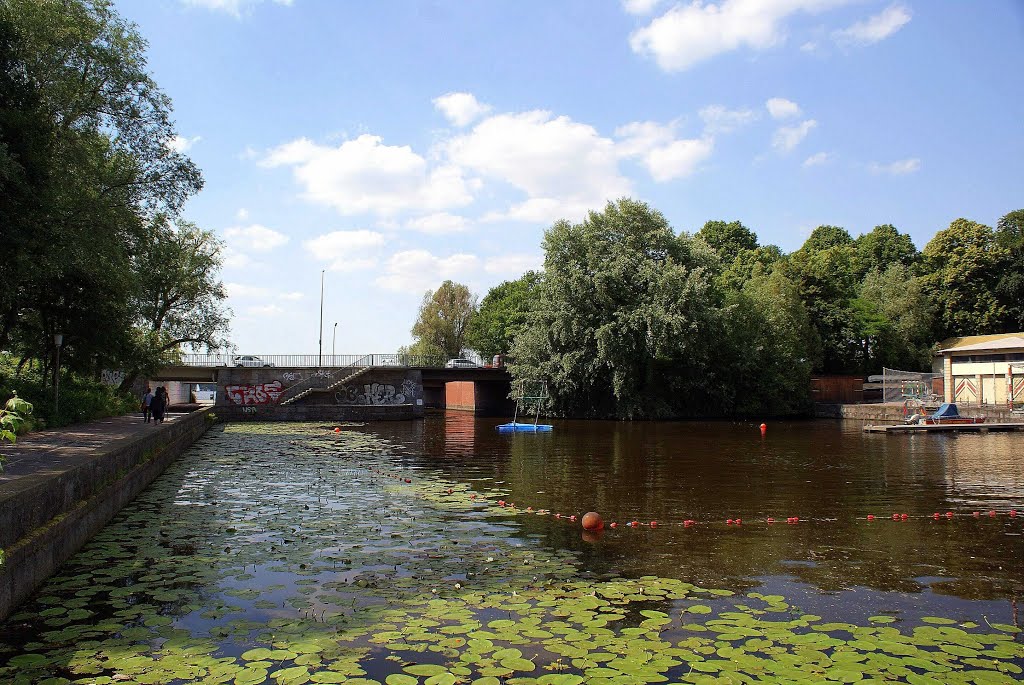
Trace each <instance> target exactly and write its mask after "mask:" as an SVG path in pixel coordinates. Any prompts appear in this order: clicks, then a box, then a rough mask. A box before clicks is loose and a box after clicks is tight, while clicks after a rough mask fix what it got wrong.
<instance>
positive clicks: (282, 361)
mask: <svg viewBox="0 0 1024 685" xmlns="http://www.w3.org/2000/svg"><path fill="white" fill-rule="evenodd" d="M447 361H448V360H447V359H446V358H444V357H438V356H434V355H416V354H399V353H397V352H384V353H377V354H324V355H319V354H183V355H181V364H182V365H183V366H237V367H243V368H244V367H269V366H284V367H289V368H309V369H321V368H344V367H348V366H353V365H357V364H359V365H363V366H427V367H443V366H444V365H445V362H447Z"/></svg>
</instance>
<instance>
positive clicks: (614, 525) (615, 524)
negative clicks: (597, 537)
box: [608, 521, 619, 528]
mask: <svg viewBox="0 0 1024 685" xmlns="http://www.w3.org/2000/svg"><path fill="white" fill-rule="evenodd" d="M608 527H609V528H618V527H619V524H617V523H615V521H612V522H611V523H609V524H608Z"/></svg>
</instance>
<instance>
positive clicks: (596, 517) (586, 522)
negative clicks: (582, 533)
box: [582, 511, 604, 530]
mask: <svg viewBox="0 0 1024 685" xmlns="http://www.w3.org/2000/svg"><path fill="white" fill-rule="evenodd" d="M582 525H583V530H601V529H602V528H604V521H603V520H602V519H601V515H600V514H598V513H597V512H596V511H588V512H587V513H586V514H584V515H583V521H582Z"/></svg>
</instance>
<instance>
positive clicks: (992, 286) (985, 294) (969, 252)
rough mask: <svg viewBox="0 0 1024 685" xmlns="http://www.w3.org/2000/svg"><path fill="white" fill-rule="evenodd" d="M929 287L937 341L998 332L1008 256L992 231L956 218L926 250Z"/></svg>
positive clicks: (939, 233)
mask: <svg viewBox="0 0 1024 685" xmlns="http://www.w3.org/2000/svg"><path fill="white" fill-rule="evenodd" d="M923 255H924V259H925V269H926V271H927V272H928V275H927V278H926V284H927V287H928V291H929V294H930V296H931V298H932V301H934V302H935V304H936V306H937V310H938V311H937V316H938V322H937V325H938V331H937V332H938V337H939V338H940V339H941V338H946V337H949V336H955V335H981V334H986V333H998V332H1000V330H1001V326H1002V322H1003V321H1004V320H1005V317H1006V306H1005V305H1004V304H1002V303H1001V302H1000V301H999V298H998V297H997V296H996V289H997V286H998V284H999V279H1000V275H1001V274H1002V273H1003V269H1004V268H1005V266H1006V262H1007V258H1008V255H1009V252H1008V250H1007V249H1006V248H1004V247H1002V246H1001V245H999V243H998V242H997V241H996V237H995V233H994V232H993V230H992V229H991V228H990V227H988V226H985V225H983V224H979V223H977V222H975V221H969V220H968V219H956V220H955V221H953V222H952V223H951V224H950V225H949V228H946V229H945V230H942V231H939V232H938V233H936V234H935V237H934V238H932V239H931V241H929V243H928V244H927V245H926V246H925V248H924V251H923Z"/></svg>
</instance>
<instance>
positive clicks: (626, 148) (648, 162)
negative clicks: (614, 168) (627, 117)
mask: <svg viewBox="0 0 1024 685" xmlns="http://www.w3.org/2000/svg"><path fill="white" fill-rule="evenodd" d="M615 135H616V136H617V137H619V138H621V140H620V141H619V143H618V145H617V149H618V151H619V154H621V155H623V156H628V157H638V158H640V160H641V162H642V163H643V165H644V166H645V167H646V168H647V171H648V172H649V173H650V174H651V177H652V178H653V179H654V180H655V181H659V182H664V181H670V180H672V179H675V178H683V177H686V176H689V175H691V174H693V172H694V171H696V170H697V166H698V165H699V164H700V163H701V162H702V161H704V160H705V159H707V158H708V157H710V156H711V151H712V150H713V149H714V139H713V138H711V137H705V138H693V139H684V140H676V139H675V125H674V124H668V125H664V124H659V123H656V122H653V121H636V122H633V123H630V124H626V125H625V126H620V127H619V128H617V129H616V130H615Z"/></svg>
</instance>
